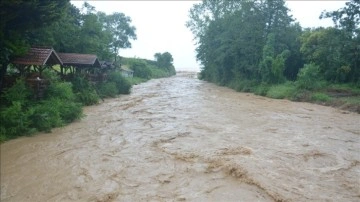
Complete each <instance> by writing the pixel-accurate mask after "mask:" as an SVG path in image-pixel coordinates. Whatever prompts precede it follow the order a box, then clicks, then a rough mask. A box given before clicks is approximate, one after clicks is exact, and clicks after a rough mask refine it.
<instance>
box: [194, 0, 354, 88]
mask: <svg viewBox="0 0 360 202" xmlns="http://www.w3.org/2000/svg"><path fill="white" fill-rule="evenodd" d="M359 2H360V1H359V0H352V1H350V2H346V6H345V7H344V8H340V9H339V10H337V11H333V12H324V13H322V14H321V18H332V19H333V21H334V23H335V25H336V26H334V27H329V28H322V27H319V28H311V29H309V28H307V29H303V28H302V27H301V26H300V25H299V24H298V23H296V22H295V21H294V20H293V19H292V17H291V16H290V15H289V14H288V12H289V9H288V8H287V7H286V5H285V2H284V0H266V1H260V0H259V1H257V0H256V1H228V0H211V1H203V2H201V3H198V4H195V5H194V6H193V7H192V9H191V10H190V12H189V17H190V20H189V21H188V22H187V26H188V27H189V28H190V29H191V30H192V32H193V33H194V35H195V39H196V40H197V44H198V46H197V59H198V61H200V62H201V64H202V65H203V68H202V71H201V78H202V79H204V80H207V81H211V82H214V83H218V84H220V85H226V86H230V87H233V88H235V89H237V90H240V91H253V92H259V91H261V92H260V93H259V94H267V90H269V89H270V88H269V86H271V85H279V84H286V86H291V85H294V86H295V85H296V86H297V87H298V88H300V89H306V88H307V89H312V88H313V87H314V86H317V85H318V86H322V85H326V84H327V85H329V84H331V83H348V84H351V85H357V86H359V84H360V29H359V23H360V3H359ZM319 15H320V14H319ZM289 81H290V82H289ZM291 81H295V82H292V83H291Z"/></svg>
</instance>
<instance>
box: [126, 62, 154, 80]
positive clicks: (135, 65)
mask: <svg viewBox="0 0 360 202" xmlns="http://www.w3.org/2000/svg"><path fill="white" fill-rule="evenodd" d="M129 65H130V68H131V69H132V70H133V71H134V76H135V77H140V78H144V79H150V78H151V70H150V68H149V67H148V66H147V63H146V62H145V61H143V60H137V59H132V60H130V61H129Z"/></svg>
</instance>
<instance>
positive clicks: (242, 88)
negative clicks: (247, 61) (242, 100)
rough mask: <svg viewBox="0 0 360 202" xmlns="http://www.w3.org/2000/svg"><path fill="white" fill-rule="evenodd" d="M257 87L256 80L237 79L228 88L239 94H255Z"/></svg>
mask: <svg viewBox="0 0 360 202" xmlns="http://www.w3.org/2000/svg"><path fill="white" fill-rule="evenodd" d="M256 85H257V81H256V80H248V79H237V80H233V81H231V82H230V83H229V84H228V85H227V86H228V87H230V88H232V89H234V90H236V91H238V92H253V91H254V89H255V87H256Z"/></svg>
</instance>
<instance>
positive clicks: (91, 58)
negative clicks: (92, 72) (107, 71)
mask: <svg viewBox="0 0 360 202" xmlns="http://www.w3.org/2000/svg"><path fill="white" fill-rule="evenodd" d="M58 55H59V57H60V58H61V60H62V62H63V64H64V65H73V66H96V67H101V65H100V62H99V60H98V58H97V56H96V55H93V54H78V53H58Z"/></svg>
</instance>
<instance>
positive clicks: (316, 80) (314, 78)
mask: <svg viewBox="0 0 360 202" xmlns="http://www.w3.org/2000/svg"><path fill="white" fill-rule="evenodd" d="M325 84H326V82H325V81H324V80H323V78H322V76H321V75H320V69H319V66H317V65H315V64H305V65H304V67H303V68H302V69H300V71H299V73H298V75H297V81H296V86H297V87H298V88H300V89H307V90H315V89H319V88H321V87H322V86H324V85H325Z"/></svg>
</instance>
